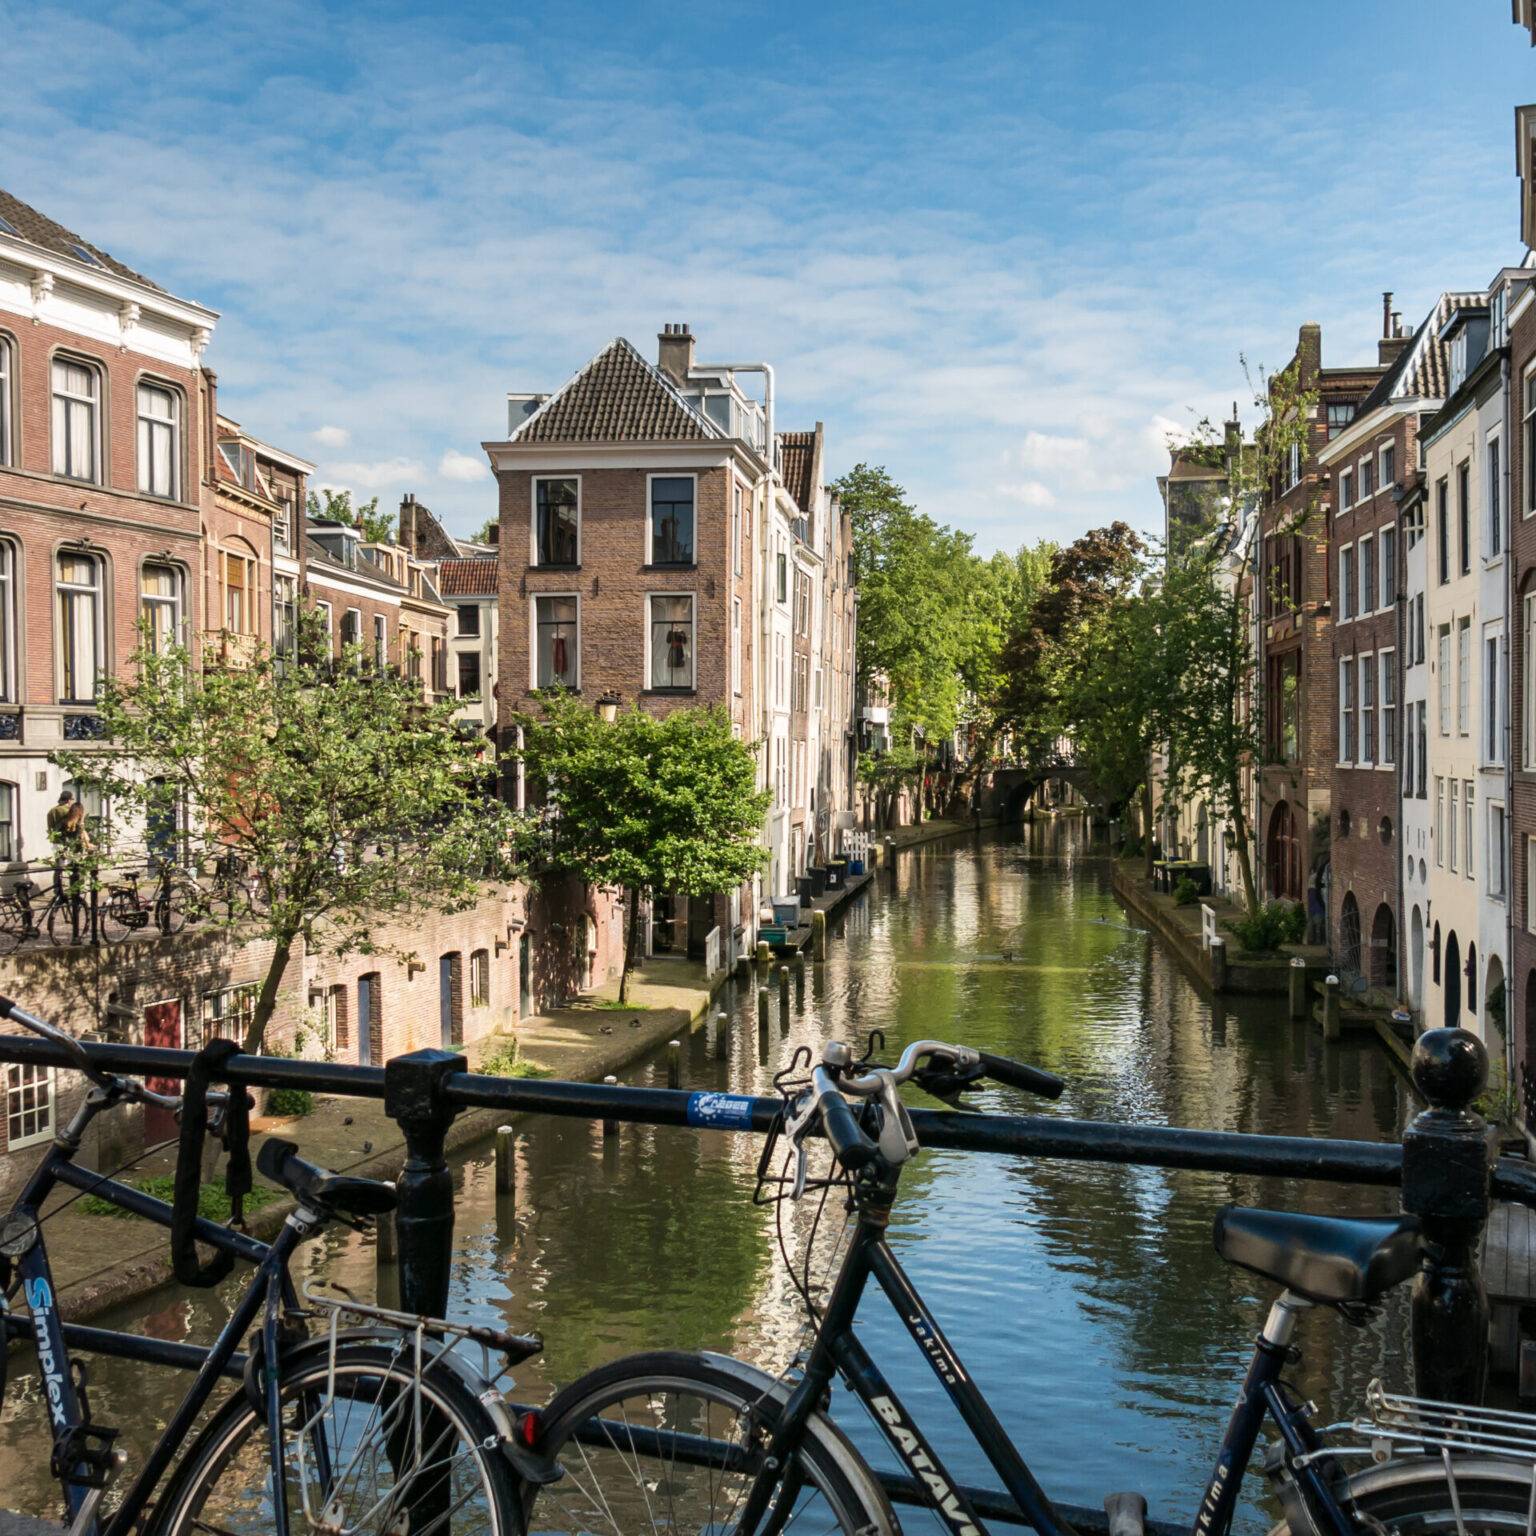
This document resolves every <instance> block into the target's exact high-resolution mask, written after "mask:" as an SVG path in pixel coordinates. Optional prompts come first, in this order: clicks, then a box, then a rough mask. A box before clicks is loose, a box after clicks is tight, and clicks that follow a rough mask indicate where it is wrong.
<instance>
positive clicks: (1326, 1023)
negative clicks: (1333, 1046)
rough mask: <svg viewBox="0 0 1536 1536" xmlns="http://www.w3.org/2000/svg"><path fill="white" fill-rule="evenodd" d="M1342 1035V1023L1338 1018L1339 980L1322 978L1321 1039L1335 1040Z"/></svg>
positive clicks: (1332, 977) (1333, 977) (1331, 977)
mask: <svg viewBox="0 0 1536 1536" xmlns="http://www.w3.org/2000/svg"><path fill="white" fill-rule="evenodd" d="M1343 1033H1344V1023H1343V1020H1342V1019H1341V1018H1340V1016H1339V978H1338V977H1337V976H1325V977H1324V978H1323V1039H1324V1040H1337V1039H1339V1038H1340V1037H1341V1036H1342V1035H1343Z"/></svg>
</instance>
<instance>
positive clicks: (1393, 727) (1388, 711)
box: [1376, 651, 1397, 763]
mask: <svg viewBox="0 0 1536 1536" xmlns="http://www.w3.org/2000/svg"><path fill="white" fill-rule="evenodd" d="M1376 667H1377V675H1378V677H1379V679H1380V682H1379V684H1378V688H1377V699H1378V700H1379V703H1380V708H1381V751H1380V752H1379V753H1378V754H1377V758H1376V761H1377V762H1379V763H1395V762H1396V761H1397V652H1396V651H1378V652H1377V653H1376Z"/></svg>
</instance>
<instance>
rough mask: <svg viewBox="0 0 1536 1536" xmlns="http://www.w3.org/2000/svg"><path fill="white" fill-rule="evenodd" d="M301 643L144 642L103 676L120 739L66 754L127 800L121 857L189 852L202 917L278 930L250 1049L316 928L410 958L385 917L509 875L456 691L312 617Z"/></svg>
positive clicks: (339, 946)
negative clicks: (331, 646) (232, 656)
mask: <svg viewBox="0 0 1536 1536" xmlns="http://www.w3.org/2000/svg"><path fill="white" fill-rule="evenodd" d="M300 639H301V643H300V646H299V655H298V658H297V659H294V658H283V659H282V660H281V662H280V663H279V662H278V661H277V659H276V658H274V657H273V656H272V655H271V654H270V652H267V651H265V650H262V651H260V652H259V653H258V655H257V656H256V658H255V660H254V661H253V662H252V663H251V664H250V665H248V666H243V667H238V668H232V669H229V670H211V669H210V670H208V671H206V672H203V673H199V672H198V671H197V669H196V668H195V667H194V666H193V665H192V661H191V658H190V657H189V656H188V654H187V652H185V651H184V650H181V649H169V650H165V651H160V652H156V651H155V650H153V649H151V648H148V647H141V648H140V649H139V650H138V651H137V652H135V654H134V656H133V657H132V658H131V662H130V665H129V666H128V667H127V668H126V669H125V670H124V672H123V673H122V674H121V675H120V676H117V677H104V678H103V679H102V682H101V691H100V695H99V698H98V701H97V711H98V713H99V714H100V716H101V720H102V723H103V725H104V727H105V729H106V734H107V738H108V746H107V747H106V749H105V750H93V751H91V752H89V753H86V752H61V753H59V754H58V761H59V762H60V763H61V764H63V765H64V767H65V768H66V770H67V771H68V772H69V774H70V775H71V776H72V777H73V778H74V779H75V780H76V781H77V782H78V783H81V784H84V785H89V786H94V787H97V788H99V789H100V790H101V791H102V792H103V793H104V794H106V795H109V796H110V797H111V798H112V801H113V804H114V807H115V815H114V818H113V820H114V826H115V827H116V828H117V829H118V830H117V837H118V841H119V849H118V852H119V853H120V854H122V855H124V856H126V855H128V854H130V853H133V852H134V850H135V846H137V847H138V848H142V849H144V850H145V851H147V853H148V854H149V856H150V858H151V860H152V861H153V860H154V859H155V858H156V857H157V856H158V857H161V858H164V857H168V856H170V855H171V854H172V852H173V851H174V854H175V856H176V857H177V858H178V859H179V860H185V862H186V863H187V865H188V866H189V867H190V868H191V870H193V871H194V872H196V873H197V874H198V876H199V877H200V878H199V881H198V884H197V885H196V886H195V887H191V886H189V887H188V889H187V890H186V891H185V893H184V896H183V898H182V899H184V900H185V901H186V902H187V903H188V904H190V905H192V906H193V907H194V911H193V915H194V916H196V917H198V918H200V919H201V920H203V921H205V922H210V923H218V924H221V925H223V926H225V927H227V928H229V929H231V930H233V931H236V932H238V934H239V936H240V937H241V938H247V939H267V940H269V941H270V942H271V944H272V956H271V960H270V963H269V965H268V967H267V972H266V975H265V976H264V978H263V980H262V983H261V988H260V992H259V994H258V997H257V1001H256V1008H255V1013H254V1016H253V1017H252V1020H251V1023H250V1026H249V1028H248V1030H247V1032H246V1037H245V1047H244V1048H245V1049H246V1050H248V1051H256V1050H259V1049H260V1048H261V1044H262V1039H263V1037H264V1035H265V1032H266V1028H267V1025H268V1023H269V1022H270V1020H271V1018H272V1014H273V1011H274V1009H275V1007H276V1004H277V999H278V991H279V988H280V986H281V984H282V981H283V977H284V974H285V972H286V970H287V966H288V962H289V959H290V957H291V955H292V952H293V949H294V946H295V944H296V943H298V942H299V941H300V940H302V941H303V943H304V945H305V946H306V948H307V949H308V950H309V951H310V952H311V953H315V952H319V953H333V954H345V953H348V952H351V951H360V952H363V953H371V954H380V953H382V954H394V955H397V956H400V957H403V956H404V955H405V954H406V952H405V951H403V950H400V949H398V948H394V947H391V946H388V945H386V944H384V942H383V940H382V939H381V936H380V927H381V925H382V924H384V923H387V922H390V921H400V920H407V919H409V918H410V917H411V916H412V915H414V914H424V913H427V912H453V911H461V910H464V909H465V908H468V907H470V906H472V905H474V903H475V902H476V901H478V900H479V899H480V898H481V897H482V895H484V894H485V891H486V884H485V882H486V881H487V880H488V879H492V880H493V879H496V878H501V877H504V876H506V875H507V874H509V873H510V870H509V867H508V865H507V862H506V860H507V854H508V852H509V851H510V846H511V833H512V820H511V816H510V813H509V812H508V811H506V810H505V809H504V808H503V807H502V806H501V805H500V804H499V802H497V801H495V800H494V799H488V798H487V796H486V794H485V793H484V783H483V777H484V768H483V766H482V765H481V764H480V763H478V762H477V760H476V755H475V752H476V749H475V747H474V745H473V744H472V743H470V742H467V741H466V740H465V739H464V738H463V737H461V736H460V734H459V733H458V731H457V730H456V729H455V728H454V725H453V719H452V717H453V713H454V710H455V708H456V701H454V700H451V699H450V700H447V701H445V702H443V703H440V704H425V703H423V701H422V697H421V689H420V686H419V685H418V684H416V683H415V682H413V681H410V680H409V679H405V678H401V677H396V676H394V675H392V674H390V673H388V672H383V671H376V670H374V669H372V668H371V667H369V666H368V665H367V661H366V658H365V657H364V655H363V654H362V652H361V651H360V650H359V649H358V648H356V647H352V648H349V651H348V652H347V653H346V654H344V655H343V656H342V658H341V662H340V665H339V666H338V665H336V664H334V663H333V662H332V660H331V657H330V654H329V650H328V647H326V645H325V643H324V639H323V636H322V635H321V633H320V631H319V629H318V626H317V624H316V621H315V619H314V617H313V615H311V614H305V615H303V616H302V618H301V637H300ZM136 840H137V843H136ZM137 856H138V857H143V856H144V853H143V852H139V853H138V854H137ZM215 869H220V870H222V871H225V872H227V873H226V874H225V875H224V877H222V878H220V877H215V875H214V871H215Z"/></svg>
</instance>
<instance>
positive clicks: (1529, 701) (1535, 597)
mask: <svg viewBox="0 0 1536 1536" xmlns="http://www.w3.org/2000/svg"><path fill="white" fill-rule="evenodd" d="M1520 611H1521V615H1522V623H1521V665H1520V670H1521V673H1522V676H1521V678H1520V760H1521V764H1522V766H1523V767H1526V768H1536V592H1527V593H1526V594H1525V596H1524V597H1523V598H1522V599H1521V609H1520Z"/></svg>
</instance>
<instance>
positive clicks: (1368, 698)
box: [1355, 651, 1376, 768]
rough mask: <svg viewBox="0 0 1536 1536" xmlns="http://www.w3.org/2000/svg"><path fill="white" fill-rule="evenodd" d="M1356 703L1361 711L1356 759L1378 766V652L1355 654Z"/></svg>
mask: <svg viewBox="0 0 1536 1536" xmlns="http://www.w3.org/2000/svg"><path fill="white" fill-rule="evenodd" d="M1355 689H1356V694H1355V703H1356V708H1357V709H1358V711H1359V715H1358V724H1357V727H1356V730H1357V735H1356V747H1357V751H1358V753H1359V755H1358V757H1357V758H1356V759H1355V761H1356V762H1357V763H1358V764H1359V765H1360V766H1361V767H1365V768H1374V767H1375V766H1376V653H1375V652H1374V651H1361V652H1359V653H1358V654H1357V655H1356V656H1355Z"/></svg>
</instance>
